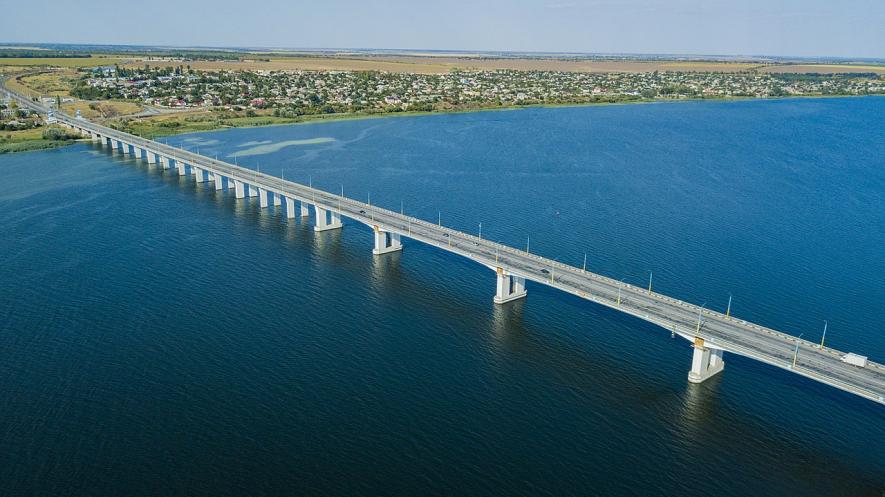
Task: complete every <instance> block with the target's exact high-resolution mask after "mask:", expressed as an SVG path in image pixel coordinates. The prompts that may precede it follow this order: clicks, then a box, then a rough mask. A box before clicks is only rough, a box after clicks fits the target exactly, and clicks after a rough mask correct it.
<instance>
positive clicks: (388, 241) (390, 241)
mask: <svg viewBox="0 0 885 497" xmlns="http://www.w3.org/2000/svg"><path fill="white" fill-rule="evenodd" d="M372 230H373V231H374V232H375V248H373V249H372V253H373V254H375V255H381V254H387V253H390V252H396V251H398V250H402V249H403V245H402V243H401V242H400V237H399V233H391V232H389V231H384V230H382V229H381V228H380V227H378V226H373V227H372Z"/></svg>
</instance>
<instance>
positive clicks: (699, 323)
mask: <svg viewBox="0 0 885 497" xmlns="http://www.w3.org/2000/svg"><path fill="white" fill-rule="evenodd" d="M706 305H707V303H706V302H704V305H702V306H701V308H700V309H698V326H697V328H696V329H695V333H700V332H701V313H702V312H704V307H705V306H706Z"/></svg>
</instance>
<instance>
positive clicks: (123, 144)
mask: <svg viewBox="0 0 885 497" xmlns="http://www.w3.org/2000/svg"><path fill="white" fill-rule="evenodd" d="M120 149H121V150H122V151H123V153H124V154H126V155H129V153H130V152H131V150H129V144H128V143H126V142H120Z"/></svg>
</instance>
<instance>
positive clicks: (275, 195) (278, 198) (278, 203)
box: [270, 192, 280, 206]
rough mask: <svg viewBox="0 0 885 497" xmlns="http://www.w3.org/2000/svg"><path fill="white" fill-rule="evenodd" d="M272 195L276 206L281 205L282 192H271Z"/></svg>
mask: <svg viewBox="0 0 885 497" xmlns="http://www.w3.org/2000/svg"><path fill="white" fill-rule="evenodd" d="M270 196H271V198H272V199H273V205H274V206H277V205H280V194H279V193H274V192H270Z"/></svg>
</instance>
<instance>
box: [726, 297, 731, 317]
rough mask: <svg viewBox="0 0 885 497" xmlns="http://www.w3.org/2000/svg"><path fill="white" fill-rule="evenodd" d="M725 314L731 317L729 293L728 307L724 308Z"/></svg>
mask: <svg viewBox="0 0 885 497" xmlns="http://www.w3.org/2000/svg"><path fill="white" fill-rule="evenodd" d="M725 315H726V316H728V317H731V294H730V293H729V294H728V307H726V308H725Z"/></svg>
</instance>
